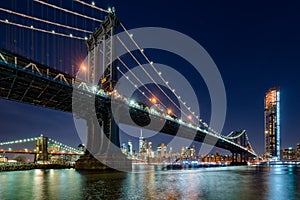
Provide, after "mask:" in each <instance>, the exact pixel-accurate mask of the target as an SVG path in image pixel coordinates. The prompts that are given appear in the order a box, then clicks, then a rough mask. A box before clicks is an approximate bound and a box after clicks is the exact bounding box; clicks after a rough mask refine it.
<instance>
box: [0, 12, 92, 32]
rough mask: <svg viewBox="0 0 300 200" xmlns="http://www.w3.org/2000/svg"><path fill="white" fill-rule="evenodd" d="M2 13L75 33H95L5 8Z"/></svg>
mask: <svg viewBox="0 0 300 200" xmlns="http://www.w3.org/2000/svg"><path fill="white" fill-rule="evenodd" d="M0 11H3V12H7V13H9V14H14V15H18V16H21V17H24V18H27V19H32V20H35V21H39V22H43V23H46V24H51V25H54V26H59V27H63V28H67V29H72V30H75V31H81V32H85V33H90V34H91V33H93V32H92V31H87V30H84V29H80V28H76V27H72V26H67V25H63V24H59V23H56V22H51V21H48V20H44V19H40V18H37V17H32V16H29V15H25V14H23V13H19V12H15V11H12V10H8V9H4V8H0Z"/></svg>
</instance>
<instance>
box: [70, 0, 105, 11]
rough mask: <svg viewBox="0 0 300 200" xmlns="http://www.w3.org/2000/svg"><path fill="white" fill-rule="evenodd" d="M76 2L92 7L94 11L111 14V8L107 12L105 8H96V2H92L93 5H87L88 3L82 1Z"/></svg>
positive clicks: (76, 0) (77, 0)
mask: <svg viewBox="0 0 300 200" xmlns="http://www.w3.org/2000/svg"><path fill="white" fill-rule="evenodd" d="M74 1H75V2H78V3H81V4H83V5H85V6H89V7H92V8H94V9H96V10H99V11H102V12H106V13H111V8H108V10H105V9H103V8H99V7H97V6H95V2H94V1H92V4H89V3H86V2H84V1H81V0H74Z"/></svg>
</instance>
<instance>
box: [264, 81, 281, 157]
mask: <svg viewBox="0 0 300 200" xmlns="http://www.w3.org/2000/svg"><path fill="white" fill-rule="evenodd" d="M280 140H281V138H280V88H279V87H275V88H271V89H269V90H268V91H267V92H266V96H265V153H266V156H267V158H273V159H280Z"/></svg>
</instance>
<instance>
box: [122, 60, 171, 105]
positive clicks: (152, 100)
mask: <svg viewBox="0 0 300 200" xmlns="http://www.w3.org/2000/svg"><path fill="white" fill-rule="evenodd" d="M117 59H118V60H119V61H120V62H121V64H122V65H123V66H124V67H125V68H126V69H127V70H128V71H129V72H130V73H131V74H132V75H133V76H134V78H135V79H136V80H137V81H138V82H139V83H140V84H141V85H144V84H143V82H142V81H141V80H140V79H139V78H138V77H137V76H136V75H135V74H134V73H133V72H132V70H130V68H129V67H128V66H127V65H126V64H125V63H124V61H123V60H122V59H121V58H120V57H117ZM125 77H126V79H129V77H128V76H125ZM134 86H135V87H136V88H137V86H136V85H134ZM144 87H145V89H146V90H147V91H148V92H149V93H150V94H151V95H152V97H153V98H154V96H155V95H154V94H153V93H152V92H151V90H150V89H149V88H148V87H147V86H146V85H144ZM142 94H143V95H144V92H142ZM146 98H147V99H150V100H151V102H154V101H156V100H158V101H159V102H160V104H161V105H162V106H163V107H164V108H165V109H166V110H168V108H167V106H166V105H165V104H164V103H163V102H162V101H160V99H155V100H154V99H153V98H149V97H146Z"/></svg>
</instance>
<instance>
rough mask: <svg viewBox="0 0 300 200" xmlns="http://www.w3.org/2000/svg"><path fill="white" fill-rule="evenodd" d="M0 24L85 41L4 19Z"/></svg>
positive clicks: (80, 38) (77, 37)
mask: <svg viewBox="0 0 300 200" xmlns="http://www.w3.org/2000/svg"><path fill="white" fill-rule="evenodd" d="M0 22H1V23H6V24H10V25H13V26H17V27H21V28H25V29H31V30H34V31H39V32H43V33H49V34H53V35H59V36H62V37H67V38H74V39H78V40H87V37H84V38H83V37H79V36H74V35H73V34H69V35H67V34H64V33H58V32H55V31H54V30H52V31H48V30H45V29H40V28H36V27H34V26H33V25H31V26H26V25H23V24H18V23H14V22H10V21H8V19H6V20H1V19H0Z"/></svg>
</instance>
